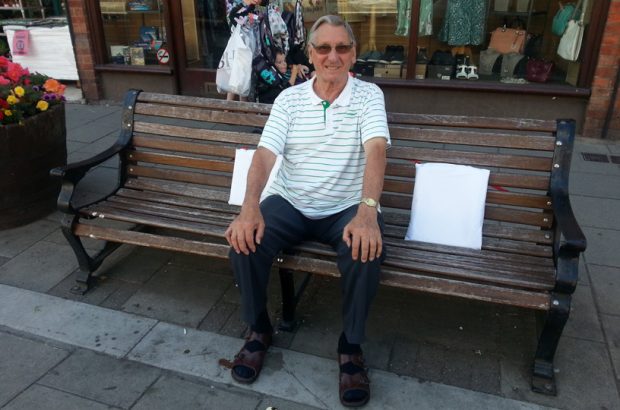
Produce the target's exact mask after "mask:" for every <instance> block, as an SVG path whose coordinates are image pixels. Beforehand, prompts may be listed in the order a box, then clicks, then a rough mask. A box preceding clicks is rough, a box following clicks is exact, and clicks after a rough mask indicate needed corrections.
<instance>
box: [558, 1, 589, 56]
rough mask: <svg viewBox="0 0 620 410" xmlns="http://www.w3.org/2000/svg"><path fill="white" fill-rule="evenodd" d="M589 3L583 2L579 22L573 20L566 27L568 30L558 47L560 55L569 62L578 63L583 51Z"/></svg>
mask: <svg viewBox="0 0 620 410" xmlns="http://www.w3.org/2000/svg"><path fill="white" fill-rule="evenodd" d="M586 3H587V1H584V2H583V7H582V8H581V16H580V18H579V20H575V19H571V20H569V21H568V24H567V25H566V30H565V31H564V34H562V38H561V39H560V44H559V45H558V55H559V56H560V57H562V58H563V59H565V60H568V61H577V59H578V58H579V51H581V42H582V40H583V32H584V24H583V20H584V15H585V10H586Z"/></svg>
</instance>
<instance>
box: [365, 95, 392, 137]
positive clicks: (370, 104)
mask: <svg viewBox="0 0 620 410" xmlns="http://www.w3.org/2000/svg"><path fill="white" fill-rule="evenodd" d="M360 129H361V138H362V144H364V143H365V142H366V141H368V140H369V139H371V138H375V137H383V138H385V139H386V140H387V143H388V146H389V145H390V131H389V129H388V125H387V114H386V112H385V99H384V97H383V92H382V91H381V89H380V88H379V87H377V85H375V84H368V98H367V99H366V101H365V102H364V106H363V108H362V117H361V126H360Z"/></svg>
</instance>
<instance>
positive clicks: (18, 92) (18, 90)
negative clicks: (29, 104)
mask: <svg viewBox="0 0 620 410" xmlns="http://www.w3.org/2000/svg"><path fill="white" fill-rule="evenodd" d="M13 91H15V95H17V96H18V97H23V96H24V94H26V90H24V88H23V87H21V86H17V87H15V89H14V90H13Z"/></svg>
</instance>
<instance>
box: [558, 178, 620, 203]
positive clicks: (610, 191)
mask: <svg viewBox="0 0 620 410" xmlns="http://www.w3.org/2000/svg"><path fill="white" fill-rule="evenodd" d="M593 179H596V183H595V184H593V183H592V181H593ZM619 186H620V175H608V173H604V174H601V175H593V174H586V173H580V172H575V173H574V174H571V176H570V181H569V190H570V193H571V195H582V196H592V197H596V198H602V199H610V198H611V199H620V189H618V187H619Z"/></svg>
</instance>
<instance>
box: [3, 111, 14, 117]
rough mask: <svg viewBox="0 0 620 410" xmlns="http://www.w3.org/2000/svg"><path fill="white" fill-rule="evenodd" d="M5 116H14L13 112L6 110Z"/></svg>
mask: <svg viewBox="0 0 620 410" xmlns="http://www.w3.org/2000/svg"><path fill="white" fill-rule="evenodd" d="M4 115H5V116H6V117H10V116H11V115H13V111H11V110H4Z"/></svg>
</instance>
